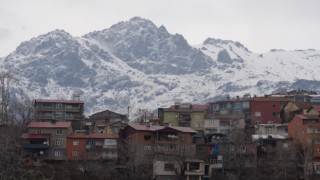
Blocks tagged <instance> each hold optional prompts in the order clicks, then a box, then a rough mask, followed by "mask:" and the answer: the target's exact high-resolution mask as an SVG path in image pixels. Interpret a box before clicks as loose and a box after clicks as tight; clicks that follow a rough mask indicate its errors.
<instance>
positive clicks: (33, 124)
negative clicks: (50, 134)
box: [28, 121, 71, 128]
mask: <svg viewBox="0 0 320 180" xmlns="http://www.w3.org/2000/svg"><path fill="white" fill-rule="evenodd" d="M69 127H71V122H65V121H64V122H55V123H53V122H31V123H29V124H28V128H69Z"/></svg>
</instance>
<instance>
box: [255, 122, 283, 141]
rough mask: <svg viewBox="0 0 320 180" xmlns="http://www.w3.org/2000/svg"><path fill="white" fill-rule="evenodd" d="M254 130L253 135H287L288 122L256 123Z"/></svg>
mask: <svg viewBox="0 0 320 180" xmlns="http://www.w3.org/2000/svg"><path fill="white" fill-rule="evenodd" d="M255 130H256V132H255V135H265V136H267V135H275V136H279V137H280V136H282V137H285V138H287V137H288V124H257V125H256V126H255Z"/></svg>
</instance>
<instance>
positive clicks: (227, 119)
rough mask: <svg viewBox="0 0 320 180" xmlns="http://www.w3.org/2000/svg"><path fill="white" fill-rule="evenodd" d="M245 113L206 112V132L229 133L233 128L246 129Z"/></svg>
mask: <svg viewBox="0 0 320 180" xmlns="http://www.w3.org/2000/svg"><path fill="white" fill-rule="evenodd" d="M244 118H245V117H244V115H243V114H206V115H205V119H204V132H205V134H207V133H210V134H212V133H222V134H229V132H230V131H232V130H233V129H244V128H245V119H244Z"/></svg>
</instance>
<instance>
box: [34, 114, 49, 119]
mask: <svg viewBox="0 0 320 180" xmlns="http://www.w3.org/2000/svg"><path fill="white" fill-rule="evenodd" d="M36 118H37V119H53V115H37V116H36Z"/></svg>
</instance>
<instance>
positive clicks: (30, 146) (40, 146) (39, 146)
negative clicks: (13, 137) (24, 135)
mask: <svg viewBox="0 0 320 180" xmlns="http://www.w3.org/2000/svg"><path fill="white" fill-rule="evenodd" d="M21 146H22V147H23V148H26V149H48V148H49V145H48V144H21Z"/></svg>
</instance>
